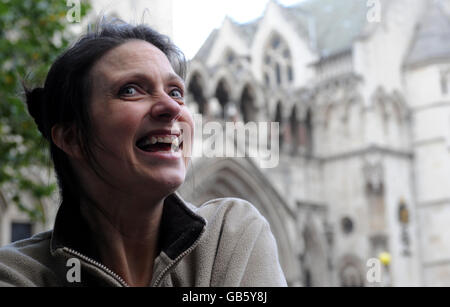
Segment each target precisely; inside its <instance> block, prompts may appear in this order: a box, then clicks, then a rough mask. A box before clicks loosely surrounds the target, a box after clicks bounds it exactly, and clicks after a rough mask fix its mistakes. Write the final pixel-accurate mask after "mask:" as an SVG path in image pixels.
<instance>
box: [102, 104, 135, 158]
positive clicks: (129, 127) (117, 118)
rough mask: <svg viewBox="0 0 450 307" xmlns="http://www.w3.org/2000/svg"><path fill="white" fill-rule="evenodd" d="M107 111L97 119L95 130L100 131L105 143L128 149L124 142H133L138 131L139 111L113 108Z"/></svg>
mask: <svg viewBox="0 0 450 307" xmlns="http://www.w3.org/2000/svg"><path fill="white" fill-rule="evenodd" d="M107 113H109V114H102V115H101V118H99V120H97V121H96V127H95V128H96V130H95V131H98V134H99V136H100V139H101V140H102V141H103V142H105V143H106V144H105V145H107V146H111V147H120V149H122V150H126V148H127V147H124V145H126V144H124V143H130V144H131V143H132V141H133V140H134V135H135V133H136V131H137V127H138V124H139V118H138V116H137V114H138V113H137V112H133V111H130V110H111V111H110V112H107Z"/></svg>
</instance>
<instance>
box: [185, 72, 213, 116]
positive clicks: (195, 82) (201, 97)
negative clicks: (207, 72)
mask: <svg viewBox="0 0 450 307" xmlns="http://www.w3.org/2000/svg"><path fill="white" fill-rule="evenodd" d="M187 90H188V93H189V94H190V95H192V98H193V99H194V102H195V103H196V105H197V108H198V113H200V114H205V113H208V112H207V102H208V101H207V98H206V97H207V96H206V86H205V79H204V77H203V76H202V75H201V73H200V72H197V71H194V72H193V73H192V74H191V76H190V78H189V83H188V84H187Z"/></svg>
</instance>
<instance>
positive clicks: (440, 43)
mask: <svg viewBox="0 0 450 307" xmlns="http://www.w3.org/2000/svg"><path fill="white" fill-rule="evenodd" d="M430 2H431V3H430V4H431V5H430V7H429V8H428V11H427V12H426V13H425V16H424V18H423V19H422V22H421V23H420V24H419V26H418V29H417V31H416V34H415V37H414V40H413V44H412V47H411V49H410V52H409V54H408V56H407V57H406V62H405V65H406V66H412V65H420V64H422V63H426V62H429V61H433V60H440V59H446V58H449V59H450V16H448V14H447V13H446V12H445V9H444V7H443V5H442V4H441V1H440V0H432V1H430Z"/></svg>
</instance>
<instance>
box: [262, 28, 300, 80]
mask: <svg viewBox="0 0 450 307" xmlns="http://www.w3.org/2000/svg"><path fill="white" fill-rule="evenodd" d="M263 72H264V73H265V74H270V75H271V76H272V78H270V79H269V80H268V78H265V81H266V85H268V86H273V87H280V86H287V85H290V84H291V83H292V82H293V81H294V71H293V66H292V56H291V51H290V49H289V46H288V44H287V43H286V41H285V40H284V39H283V38H282V37H281V36H280V35H278V34H274V35H273V36H272V37H271V38H270V39H269V41H268V43H267V47H266V48H265V53H264V57H263ZM267 82H270V83H269V84H267Z"/></svg>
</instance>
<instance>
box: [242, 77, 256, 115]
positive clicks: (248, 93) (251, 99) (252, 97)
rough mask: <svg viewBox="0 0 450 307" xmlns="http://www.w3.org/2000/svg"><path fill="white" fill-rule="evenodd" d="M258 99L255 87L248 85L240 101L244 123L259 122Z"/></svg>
mask: <svg viewBox="0 0 450 307" xmlns="http://www.w3.org/2000/svg"><path fill="white" fill-rule="evenodd" d="M256 100H257V97H256V93H255V90H254V87H253V86H251V85H250V84H246V85H245V86H244V88H243V90H242V94H241V99H240V101H239V105H240V111H241V114H242V119H243V121H244V122H250V121H256V120H257V114H256V112H257V103H256Z"/></svg>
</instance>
